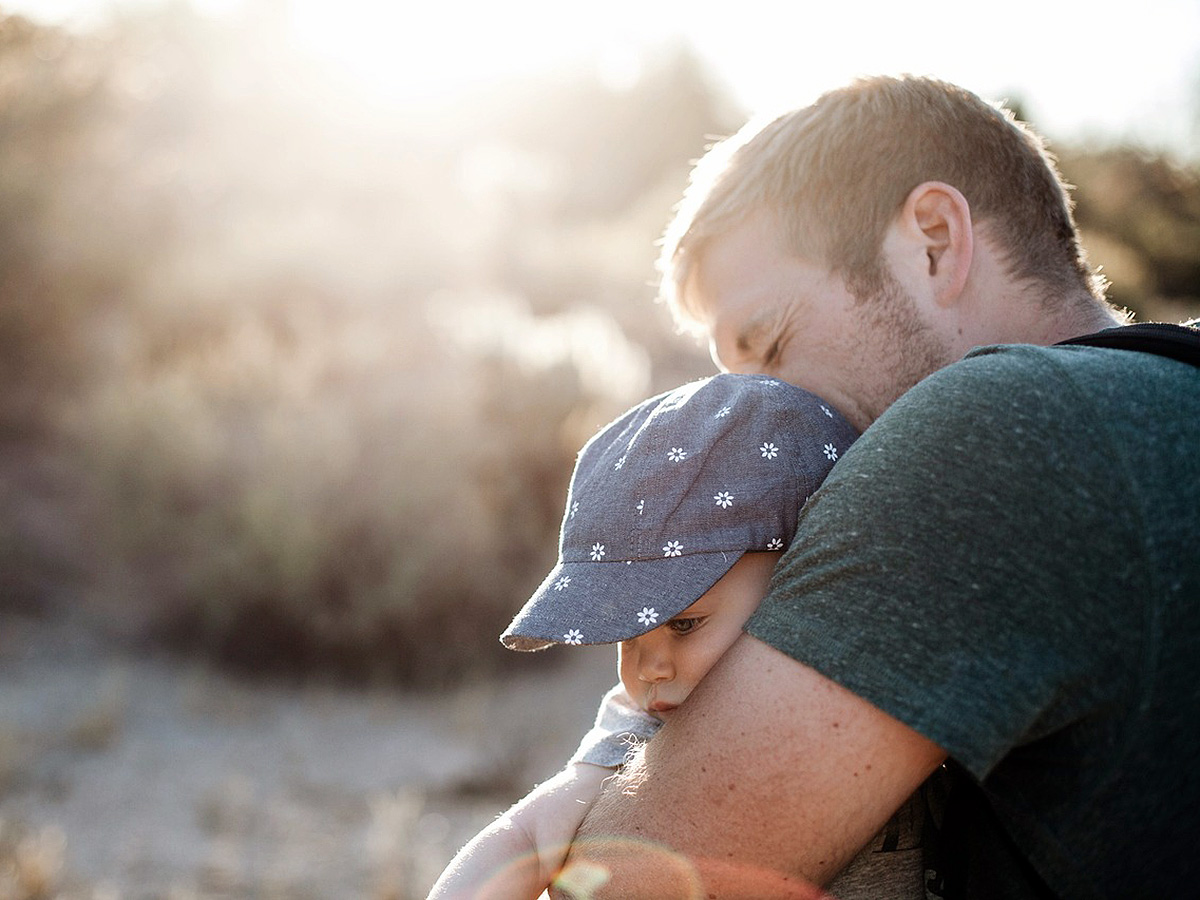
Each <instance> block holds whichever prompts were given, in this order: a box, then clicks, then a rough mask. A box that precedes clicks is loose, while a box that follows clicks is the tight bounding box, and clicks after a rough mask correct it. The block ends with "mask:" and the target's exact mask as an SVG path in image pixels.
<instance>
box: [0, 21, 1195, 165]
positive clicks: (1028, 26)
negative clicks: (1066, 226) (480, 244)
mask: <svg viewBox="0 0 1200 900" xmlns="http://www.w3.org/2000/svg"><path fill="white" fill-rule="evenodd" d="M155 2H163V0H0V9H4V10H7V11H10V12H22V13H25V14H26V15H31V16H33V17H35V18H41V19H43V20H47V21H62V20H63V19H64V18H67V17H78V16H89V15H90V16H96V15H99V14H102V13H103V12H104V11H105V10H107V9H109V8H111V7H112V6H114V5H125V6H132V5H136V4H139V3H140V4H145V3H155ZM193 2H194V3H195V5H196V6H198V7H199V8H201V9H203V10H205V11H207V12H211V13H212V14H214V15H230V14H238V13H240V12H244V11H246V10H247V9H249V8H250V7H252V6H253V7H259V8H269V9H273V10H275V11H276V14H277V15H280V16H282V17H284V19H285V21H286V22H287V29H288V34H289V37H290V39H291V40H292V41H294V42H295V43H296V44H297V45H299V46H300V47H302V48H303V49H305V50H306V51H307V52H311V53H312V54H314V55H316V56H318V57H319V58H321V59H323V60H325V61H327V62H328V64H329V65H330V66H332V67H334V68H335V69H336V70H338V71H340V72H341V73H343V74H344V75H345V76H346V77H350V78H357V79H361V80H362V82H363V84H364V86H368V85H369V86H370V88H371V89H372V90H375V91H378V92H380V93H381V94H383V95H384V96H385V97H388V98H395V99H407V98H414V97H419V98H429V97H436V96H437V95H438V94H439V93H441V92H444V91H447V90H454V89H457V88H461V87H464V86H469V85H470V84H471V83H473V82H477V81H482V80H487V79H489V78H494V77H496V76H503V75H508V74H517V73H529V72H537V71H539V70H542V69H545V68H548V67H550V66H554V65H559V64H562V63H569V62H572V61H578V60H581V59H583V60H597V61H598V63H599V64H600V65H602V66H603V67H604V69H605V71H607V72H609V73H611V75H612V76H613V77H614V78H616V79H620V78H621V77H625V76H628V75H629V74H630V66H631V64H632V63H631V61H632V60H634V59H636V57H637V55H638V53H639V51H641V50H642V49H643V48H647V47H654V46H657V45H660V44H662V43H663V42H665V41H670V40H677V39H680V38H682V39H684V40H687V41H689V42H691V44H692V45H693V46H694V47H695V48H696V49H697V51H698V52H699V53H700V54H701V56H702V57H703V58H704V59H706V60H707V61H708V63H709V64H710V65H711V66H712V67H713V70H714V72H715V73H716V75H717V77H718V78H719V79H720V80H721V81H723V82H724V83H725V85H726V86H727V87H728V88H729V89H730V90H731V91H733V93H734V95H735V96H736V97H737V98H738V99H739V100H740V101H741V102H742V103H743V104H744V105H745V106H746V107H747V109H748V111H749V112H751V113H757V112H764V111H770V110H773V109H776V108H779V107H781V106H790V105H795V104H797V103H803V102H805V101H807V100H809V99H812V98H813V97H814V96H815V95H816V94H818V93H820V91H822V90H824V89H825V88H828V87H832V86H835V85H838V84H841V83H843V82H845V81H847V80H848V79H850V78H852V77H853V76H855V75H858V74H874V73H887V72H891V73H895V72H914V73H919V74H929V75H936V76H938V77H941V78H945V79H947V80H950V81H955V82H957V83H959V84H962V85H964V86H966V87H968V88H971V89H972V90H974V91H976V92H977V93H979V94H981V95H983V96H985V97H987V98H989V99H1000V98H1006V97H1013V98H1021V99H1022V101H1023V102H1024V104H1025V108H1026V109H1027V111H1028V113H1029V116H1030V118H1031V119H1032V121H1033V122H1034V124H1035V125H1036V126H1037V127H1038V128H1039V129H1040V130H1041V131H1043V132H1045V133H1047V134H1048V135H1049V136H1050V137H1051V138H1052V139H1055V138H1058V139H1062V138H1075V137H1088V136H1098V137H1121V136H1130V137H1133V138H1136V139H1139V140H1141V141H1143V142H1146V143H1153V144H1159V145H1162V144H1166V145H1169V146H1173V147H1175V148H1176V149H1179V150H1182V151H1183V152H1185V153H1187V154H1188V155H1190V156H1192V157H1193V158H1196V157H1198V156H1200V153H1198V151H1197V150H1196V149H1193V147H1194V145H1198V144H1200V2H1198V0H1140V2H1138V3H1136V4H1132V3H1128V2H1127V0H1126V2H1123V3H1120V4H1111V3H1110V4H1103V3H1097V2H1095V0H1071V2H1060V0H1004V2H1002V3H1001V2H997V3H992V4H981V3H970V2H964V0H935V2H925V3H921V2H912V3H897V2H895V0H856V2H852V3H844V4H835V3H829V2H821V3H816V2H809V0H785V2H779V0H740V2H738V3H736V4H705V3H699V2H696V0H683V2H681V0H667V2H655V0H607V2H605V3H595V2H589V3H586V4H585V3H580V2H571V0H506V2H504V3H491V2H484V0H425V2H421V3H419V4H418V3H415V2H412V0H399V2H395V3H380V2H379V0H341V2H339V3H337V4H332V3H329V2H328V0H193Z"/></svg>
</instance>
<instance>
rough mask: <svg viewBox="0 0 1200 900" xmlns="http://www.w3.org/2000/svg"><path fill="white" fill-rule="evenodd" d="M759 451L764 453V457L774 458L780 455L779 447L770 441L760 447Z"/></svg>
mask: <svg viewBox="0 0 1200 900" xmlns="http://www.w3.org/2000/svg"><path fill="white" fill-rule="evenodd" d="M758 452H759V453H761V454H762V457H763V459H774V458H775V457H776V456H778V455H779V448H778V447H776V446H775V445H774V444H772V443H771V442H770V441H767V443H765V444H763V445H762V446H761V447H759V448H758Z"/></svg>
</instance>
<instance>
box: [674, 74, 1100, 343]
mask: <svg viewBox="0 0 1200 900" xmlns="http://www.w3.org/2000/svg"><path fill="white" fill-rule="evenodd" d="M926 181H942V182H945V183H947V184H950V185H952V186H954V187H956V188H957V189H958V190H959V191H961V192H962V194H963V196H964V197H966V199H967V202H968V203H969V204H970V207H971V212H972V217H973V219H974V221H976V222H977V223H983V222H986V223H987V225H988V229H989V235H990V236H991V237H992V238H993V239H994V240H996V241H997V242H998V246H999V249H1000V251H1001V252H1002V253H1003V255H1004V257H1005V259H1006V262H1007V265H1008V269H1009V273H1010V274H1011V275H1012V276H1013V277H1014V278H1016V279H1019V280H1021V281H1030V282H1036V283H1038V284H1040V285H1042V286H1044V288H1045V296H1047V297H1048V298H1050V297H1058V296H1074V295H1077V294H1078V291H1079V288H1080V287H1083V288H1084V289H1085V290H1086V291H1087V293H1088V294H1089V295H1090V296H1091V297H1093V298H1095V299H1096V300H1102V299H1103V295H1104V281H1103V279H1102V278H1100V277H1099V276H1098V275H1096V274H1095V273H1093V272H1092V270H1091V269H1090V267H1089V266H1088V264H1087V261H1086V258H1085V255H1084V252H1083V249H1082V248H1081V246H1080V244H1079V239H1078V233H1077V231H1076V227H1075V221H1074V219H1073V217H1072V212H1071V210H1072V203H1071V200H1070V196H1069V189H1070V186H1069V185H1067V184H1066V183H1065V182H1064V181H1063V179H1062V176H1061V175H1060V174H1059V172H1058V167H1057V164H1056V162H1055V159H1054V157H1053V155H1052V154H1051V153H1050V152H1049V150H1048V149H1047V148H1046V145H1045V143H1044V142H1043V140H1042V139H1041V138H1040V137H1039V136H1038V135H1037V134H1036V133H1035V132H1034V131H1033V130H1032V129H1030V128H1029V127H1028V126H1026V125H1025V124H1023V123H1022V122H1019V121H1018V120H1017V119H1016V118H1015V116H1014V115H1013V113H1012V112H1011V111H1009V110H1007V109H1005V108H1003V107H1001V106H998V105H992V104H989V103H986V102H985V101H983V100H982V99H980V98H979V97H978V96H976V95H975V94H973V93H971V92H970V91H967V90H964V89H963V88H960V87H956V86H954V85H952V84H947V83H945V82H942V81H938V80H935V79H931V78H917V77H912V76H902V77H876V78H866V79H859V80H857V81H855V82H853V83H851V84H850V85H848V86H846V87H843V88H840V89H837V90H834V91H830V92H829V93H826V94H824V95H822V96H821V97H820V98H819V99H818V100H817V101H816V102H815V103H813V104H812V105H811V106H807V107H804V108H802V109H797V110H794V111H792V112H789V113H786V114H784V115H782V116H779V117H778V118H776V119H774V120H773V121H769V122H767V123H765V124H763V123H762V122H757V121H752V122H750V123H748V124H747V125H746V126H745V127H743V128H742V129H741V130H740V131H739V132H738V133H737V134H735V135H734V136H732V137H730V138H727V139H726V140H724V141H722V142H720V143H718V144H716V145H715V146H713V147H712V148H711V149H710V150H709V152H708V153H707V154H705V156H704V157H703V158H702V159H701V160H700V161H699V162H698V163H697V164H696V166H695V168H694V169H693V171H692V175H691V180H690V183H689V185H688V188H687V190H686V191H685V193H684V196H683V199H682V201H681V202H680V204H679V207H678V208H677V210H676V214H675V216H674V218H673V220H672V221H671V223H670V224H669V225H668V227H667V230H666V232H665V234H664V236H663V240H662V249H661V253H660V255H659V263H658V266H659V271H660V273H661V275H662V280H661V288H660V294H661V297H662V299H663V300H664V301H665V302H666V303H667V305H668V306H669V307H670V309H671V312H672V314H673V315H674V317H675V319H676V321H677V322H678V323H679V324H680V325H681V327H683V328H685V329H690V330H699V323H698V321H697V316H696V314H695V311H694V310H691V309H689V308H688V306H687V305H686V301H685V297H684V291H683V287H684V285H685V283H686V281H687V279H688V277H689V276H690V274H691V272H692V271H693V270H694V267H695V261H696V259H698V258H699V257H700V256H701V255H702V253H703V251H704V247H705V244H706V243H707V242H708V241H710V240H711V239H713V238H714V237H717V236H719V235H721V234H724V233H726V232H728V231H729V230H731V229H732V228H734V227H736V226H737V225H738V224H739V223H740V222H742V221H743V220H744V219H745V218H746V217H747V216H748V215H749V214H750V213H754V212H760V211H766V212H769V213H771V214H772V215H773V216H774V218H775V221H776V222H777V224H778V227H779V237H780V243H781V247H782V248H783V249H785V250H788V251H790V252H792V253H795V254H796V255H797V256H799V257H802V258H804V259H807V260H809V261H811V262H817V263H821V264H823V265H825V266H827V267H828V268H829V269H831V270H832V271H834V272H835V273H837V274H839V275H840V276H841V277H842V278H843V279H845V281H846V283H847V286H848V287H849V288H850V290H851V291H852V292H853V293H854V294H855V295H856V296H857V297H859V298H860V299H866V298H868V297H871V296H873V295H874V294H876V293H878V292H879V291H880V289H881V287H882V286H883V285H884V284H886V281H887V278H888V273H887V272H886V271H885V268H886V267H885V265H884V263H883V261H882V258H881V248H882V244H883V238H884V234H885V233H886V231H887V228H888V226H889V225H890V224H891V223H892V221H893V219H894V217H895V215H896V213H897V212H898V211H899V209H900V207H901V206H902V205H903V203H904V201H905V199H906V198H907V196H908V194H909V192H911V191H912V189H913V188H914V187H916V186H917V185H919V184H921V183H923V182H926Z"/></svg>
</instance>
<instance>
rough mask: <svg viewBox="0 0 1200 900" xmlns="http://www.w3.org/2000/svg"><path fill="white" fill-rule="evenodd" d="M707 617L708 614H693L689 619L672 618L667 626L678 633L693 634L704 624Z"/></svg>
mask: <svg viewBox="0 0 1200 900" xmlns="http://www.w3.org/2000/svg"><path fill="white" fill-rule="evenodd" d="M707 618H708V616H693V617H692V618H688V619H672V620H671V621H669V622H668V623H667V627H668V628H670V629H671V630H672V631H673V632H675V633H676V634H691V633H692V632H693V631H695V630H696V629H697V628H699V627H700V626H701V625H703V624H704V622H705V620H706V619H707Z"/></svg>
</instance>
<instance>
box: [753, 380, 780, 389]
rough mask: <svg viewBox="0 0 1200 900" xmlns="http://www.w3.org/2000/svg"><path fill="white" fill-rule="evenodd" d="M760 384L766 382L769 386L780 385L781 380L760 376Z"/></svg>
mask: <svg viewBox="0 0 1200 900" xmlns="http://www.w3.org/2000/svg"><path fill="white" fill-rule="evenodd" d="M758 383H759V384H765V385H766V386H767V387H779V382H778V381H777V380H775V379H774V378H760V379H759V380H758Z"/></svg>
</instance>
